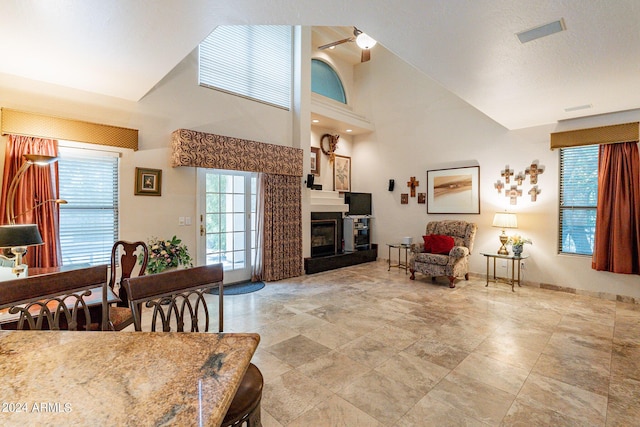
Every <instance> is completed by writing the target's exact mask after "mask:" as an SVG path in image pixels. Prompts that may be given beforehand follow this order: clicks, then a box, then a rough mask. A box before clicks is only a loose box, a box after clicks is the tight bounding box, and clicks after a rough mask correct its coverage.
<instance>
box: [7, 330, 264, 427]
mask: <svg viewBox="0 0 640 427" xmlns="http://www.w3.org/2000/svg"><path fill="white" fill-rule="evenodd" d="M259 342H260V336H259V335H258V334H236V333H228V334H224V333H222V334H209V333H171V332H69V331H0V378H1V379H2V381H0V399H1V402H0V405H1V406H0V425H3V426H9V425H20V426H23V425H65V426H71V425H83V426H86V425H100V426H128V425H132V426H134V425H135V426H143V425H206V426H219V425H220V423H221V422H222V419H223V418H224V415H225V413H226V411H227V409H228V407H229V404H230V403H231V400H232V399H233V396H234V395H235V392H236V389H237V387H238V385H239V383H240V381H241V379H242V376H243V375H244V372H245V370H246V368H247V366H248V365H249V362H250V360H251V357H252V356H253V353H254V352H255V349H256V347H257V346H258V343H259Z"/></svg>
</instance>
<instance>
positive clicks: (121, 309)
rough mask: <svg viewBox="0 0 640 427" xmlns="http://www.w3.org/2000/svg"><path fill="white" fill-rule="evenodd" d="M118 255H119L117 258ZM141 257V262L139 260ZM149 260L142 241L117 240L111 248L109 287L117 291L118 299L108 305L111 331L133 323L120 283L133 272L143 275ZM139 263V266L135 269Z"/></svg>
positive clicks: (124, 290)
mask: <svg viewBox="0 0 640 427" xmlns="http://www.w3.org/2000/svg"><path fill="white" fill-rule="evenodd" d="M118 255H119V256H120V257H119V258H118ZM140 257H142V262H139V259H140ZM148 262H149V249H148V248H147V245H146V244H145V243H144V242H142V241H138V242H127V241H124V240H118V241H117V242H115V243H114V244H113V247H112V248H111V271H110V276H109V277H110V278H109V287H110V288H111V289H112V291H113V292H114V293H116V292H117V295H118V297H119V298H120V301H119V302H118V303H116V304H115V305H114V304H111V305H110V306H109V315H108V328H109V329H111V330H113V331H121V330H123V329H124V328H126V327H127V326H129V325H131V324H133V313H132V312H131V309H130V308H129V298H128V297H127V290H126V289H125V287H124V286H123V285H122V281H123V280H124V279H128V278H130V277H131V276H132V275H134V272H135V273H137V275H138V276H144V274H145V272H146V269H147V263H148ZM137 265H139V266H140V268H139V269H136V266H137Z"/></svg>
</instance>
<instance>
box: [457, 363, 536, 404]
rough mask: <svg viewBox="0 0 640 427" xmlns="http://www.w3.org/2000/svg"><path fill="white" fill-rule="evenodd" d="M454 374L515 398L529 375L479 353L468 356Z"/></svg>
mask: <svg viewBox="0 0 640 427" xmlns="http://www.w3.org/2000/svg"><path fill="white" fill-rule="evenodd" d="M453 372H454V373H456V374H461V375H466V376H467V377H470V378H473V379H475V380H478V381H480V382H482V383H484V384H487V385H490V386H492V387H495V388H497V389H498V390H502V391H505V392H507V393H509V394H512V395H514V396H515V395H516V394H518V392H519V391H520V388H521V387H522V384H524V381H525V380H526V379H527V376H528V375H529V371H528V370H526V369H521V368H517V367H515V366H512V365H509V364H508V363H504V362H501V361H499V360H496V359H492V358H491V357H488V356H485V355H482V354H479V353H472V354H470V355H469V356H467V358H466V359H464V360H463V361H462V362H461V363H460V364H459V365H458V366H457V367H456V368H455V369H454V370H453Z"/></svg>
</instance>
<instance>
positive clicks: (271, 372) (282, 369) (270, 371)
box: [251, 347, 294, 383]
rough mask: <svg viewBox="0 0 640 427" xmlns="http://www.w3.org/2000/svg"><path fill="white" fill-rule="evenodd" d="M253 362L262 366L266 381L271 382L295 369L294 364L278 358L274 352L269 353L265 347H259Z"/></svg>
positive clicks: (259, 366)
mask: <svg viewBox="0 0 640 427" xmlns="http://www.w3.org/2000/svg"><path fill="white" fill-rule="evenodd" d="M251 361H252V362H253V364H255V365H256V366H257V367H258V368H260V372H262V376H263V377H264V382H265V383H267V382H270V381H273V380H274V379H276V378H278V377H279V376H280V375H282V374H284V373H286V372H289V371H291V370H293V369H294V368H293V366H291V365H289V364H288V363H285V362H283V361H282V360H280V359H278V358H277V357H276V356H274V355H273V354H271V353H269V352H268V351H266V350H265V349H261V348H260V347H258V350H257V351H256V352H255V354H254V355H253V358H252V359H251Z"/></svg>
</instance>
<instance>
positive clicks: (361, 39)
mask: <svg viewBox="0 0 640 427" xmlns="http://www.w3.org/2000/svg"><path fill="white" fill-rule="evenodd" d="M349 42H356V44H357V45H358V47H359V48H360V49H362V52H361V54H360V62H367V61H368V60H370V59H371V48H372V47H374V46H375V45H376V43H377V41H375V40H374V39H373V38H372V37H371V36H368V35H367V34H365V33H363V32H362V31H360V30H359V29H357V28H356V27H353V36H352V37H348V38H346V39H342V40H337V41H335V42H331V43H327V44H323V45H322V46H318V50H324V49H329V48H333V47H335V46H338V45H340V44H343V43H349Z"/></svg>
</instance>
